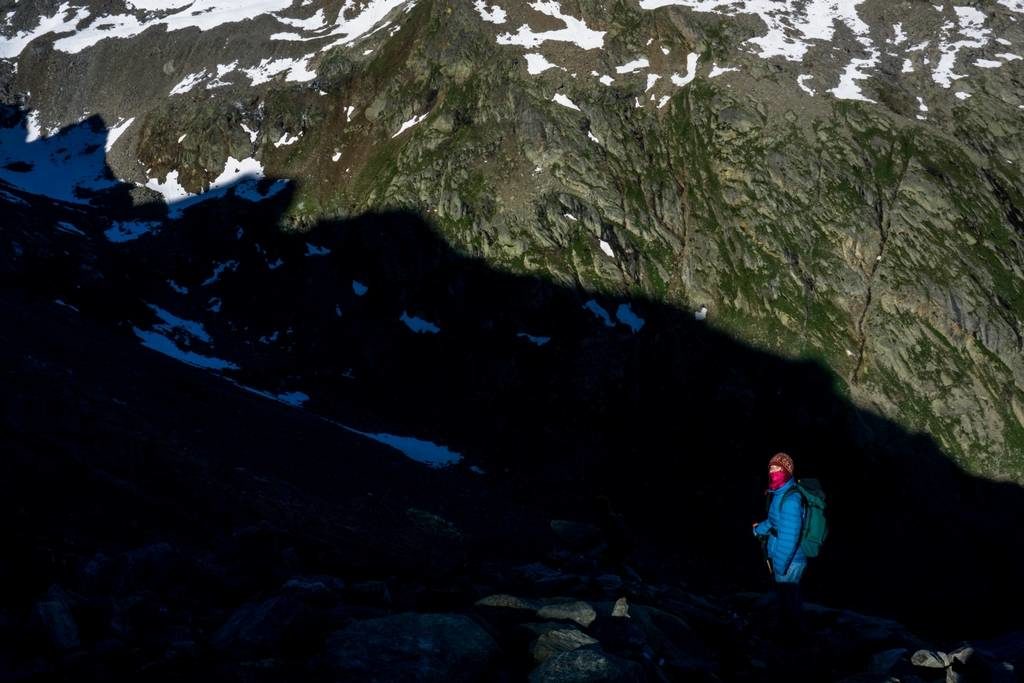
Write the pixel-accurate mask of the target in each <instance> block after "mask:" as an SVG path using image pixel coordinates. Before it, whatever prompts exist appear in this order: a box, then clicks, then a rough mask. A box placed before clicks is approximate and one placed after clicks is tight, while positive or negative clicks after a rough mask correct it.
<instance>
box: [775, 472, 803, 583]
mask: <svg viewBox="0 0 1024 683" xmlns="http://www.w3.org/2000/svg"><path fill="white" fill-rule="evenodd" d="M793 492H796V493H797V494H799V496H800V533H799V534H797V542H796V548H794V549H793V554H792V555H791V556H790V558H789V562H787V563H786V568H785V570H784V571H783V572H782V573H783V575H785V574H788V573H789V566H790V565H791V564H793V558H795V557H796V554H797V552H798V551H799V550H800V545H801V543H802V542H803V539H804V531H805V529H806V524H805V522H806V521H807V496H805V495H804V492H803V490H801V488H800V482H799V481H794V482H793V486H792V487H790V488H789V490H788V491H786V492H785V493H783V494H782V502H781V503H779V507H780V508H781V507H782V506H783V505H785V503H786V498H787V497H788V496H789V494H790V493H793Z"/></svg>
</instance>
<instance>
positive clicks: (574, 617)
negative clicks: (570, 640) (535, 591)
mask: <svg viewBox="0 0 1024 683" xmlns="http://www.w3.org/2000/svg"><path fill="white" fill-rule="evenodd" d="M537 616H539V617H540V618H542V619H554V620H556V621H574V622H576V623H577V624H579V625H580V626H582V627H583V628H586V627H588V626H590V625H591V624H592V623H594V619H596V618H597V612H596V611H594V608H593V607H591V606H590V604H588V603H586V602H582V601H580V600H573V601H571V602H556V603H552V604H550V605H544V606H543V607H541V608H540V609H538V610H537Z"/></svg>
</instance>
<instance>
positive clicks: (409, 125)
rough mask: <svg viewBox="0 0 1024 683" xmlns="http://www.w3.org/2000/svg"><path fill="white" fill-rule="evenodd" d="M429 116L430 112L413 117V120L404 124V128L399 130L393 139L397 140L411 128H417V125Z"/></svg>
mask: <svg viewBox="0 0 1024 683" xmlns="http://www.w3.org/2000/svg"><path fill="white" fill-rule="evenodd" d="M429 115H430V112H429V111H428V112H427V113H426V114H420V115H419V116H413V117H412V118H411V119H409V120H408V121H406V122H405V123H403V124H402V127H401V128H399V129H398V132H397V133H395V134H394V135H392V136H391V137H392V138H397V137H398V136H399V135H401V134H402V133H404V132H405V131H407V130H409V129H410V128H412V127H413V126H415V125H416V124H417V123H419V122H420V121H422V120H423V119H425V118H427V117H428V116H429Z"/></svg>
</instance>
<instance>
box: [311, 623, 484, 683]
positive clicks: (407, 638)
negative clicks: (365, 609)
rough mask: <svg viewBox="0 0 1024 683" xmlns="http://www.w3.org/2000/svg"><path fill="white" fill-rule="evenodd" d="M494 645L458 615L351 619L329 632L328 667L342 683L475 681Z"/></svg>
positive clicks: (482, 670) (477, 627) (479, 629)
mask: <svg viewBox="0 0 1024 683" xmlns="http://www.w3.org/2000/svg"><path fill="white" fill-rule="evenodd" d="M497 653H498V645H497V643H495V642H494V640H493V639H492V638H491V636H490V635H489V634H488V633H487V632H486V631H485V630H484V629H482V628H481V627H480V626H479V625H478V624H477V623H476V622H475V621H473V620H472V619H470V618H469V617H467V616H465V615H461V614H413V613H407V614H396V615H394V616H389V617H382V618H379V619H366V620H363V621H356V622H353V623H351V624H349V625H348V626H346V627H345V628H343V629H341V630H340V631H336V632H335V633H333V634H331V636H330V637H329V638H328V641H327V665H328V668H329V669H330V672H331V673H332V674H333V675H335V676H336V677H338V678H339V679H341V680H359V681H368V682H369V681H382V682H383V681H417V682H420V683H431V682H433V681H437V682H438V683H442V682H444V683H447V682H458V681H478V680H484V679H486V673H487V671H488V669H489V667H490V665H491V662H492V661H493V660H494V658H495V657H496V655H497Z"/></svg>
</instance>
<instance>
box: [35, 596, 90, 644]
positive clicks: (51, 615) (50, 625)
mask: <svg viewBox="0 0 1024 683" xmlns="http://www.w3.org/2000/svg"><path fill="white" fill-rule="evenodd" d="M32 617H33V619H34V620H35V622H36V624H37V625H38V626H39V628H40V629H41V630H42V632H43V634H44V636H45V638H46V640H47V641H48V643H49V644H50V645H51V646H53V647H54V648H56V649H57V650H72V649H74V648H76V647H78V646H79V645H80V644H81V641H80V640H79V637H78V624H77V623H75V618H74V616H72V614H71V608H70V606H69V605H68V598H67V595H66V594H65V593H64V591H63V590H62V589H61V588H60V587H59V586H53V587H51V588H50V590H49V591H47V593H46V597H45V598H43V599H42V600H40V601H38V602H37V603H36V604H35V605H34V606H33V608H32Z"/></svg>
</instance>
